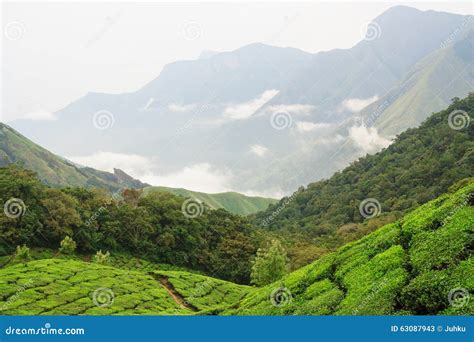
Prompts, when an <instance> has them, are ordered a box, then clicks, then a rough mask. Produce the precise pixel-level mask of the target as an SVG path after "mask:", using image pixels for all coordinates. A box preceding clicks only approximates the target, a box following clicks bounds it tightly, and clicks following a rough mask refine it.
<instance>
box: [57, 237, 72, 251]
mask: <svg viewBox="0 0 474 342" xmlns="http://www.w3.org/2000/svg"><path fill="white" fill-rule="evenodd" d="M60 245H61V247H60V248H59V251H60V252H61V253H64V254H72V253H73V252H74V251H75V250H76V242H75V241H74V240H73V239H72V238H71V237H69V236H66V237H65V238H64V239H63V240H62V241H61V244H60Z"/></svg>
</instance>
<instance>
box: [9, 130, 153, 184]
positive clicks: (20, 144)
mask: <svg viewBox="0 0 474 342" xmlns="http://www.w3.org/2000/svg"><path fill="white" fill-rule="evenodd" d="M12 163H17V164H20V165H22V166H24V167H25V168H27V169H29V170H32V171H35V172H36V173H37V174H38V176H39V178H40V179H41V180H42V181H43V182H45V183H46V184H48V185H51V186H83V187H89V188H91V187H98V188H102V189H107V190H109V191H112V192H115V191H118V190H119V189H122V188H136V189H139V188H143V187H145V186H147V184H143V183H142V182H140V181H139V180H136V179H133V178H132V177H130V176H129V175H127V174H126V173H125V172H123V171H121V170H118V169H116V170H115V172H114V173H113V174H112V173H109V172H104V171H98V170H94V169H92V168H89V167H79V166H78V165H75V164H73V163H71V162H69V161H68V160H66V159H64V158H61V157H59V156H57V155H55V154H53V153H51V152H49V151H48V150H46V149H44V148H42V147H41V146H38V145H36V144H35V143H34V142H32V141H31V140H29V139H27V138H26V137H24V136H23V135H21V134H20V133H18V132H17V131H15V130H14V129H12V128H11V127H9V126H7V125H5V124H3V123H1V122H0V167H2V166H6V165H9V164H12Z"/></svg>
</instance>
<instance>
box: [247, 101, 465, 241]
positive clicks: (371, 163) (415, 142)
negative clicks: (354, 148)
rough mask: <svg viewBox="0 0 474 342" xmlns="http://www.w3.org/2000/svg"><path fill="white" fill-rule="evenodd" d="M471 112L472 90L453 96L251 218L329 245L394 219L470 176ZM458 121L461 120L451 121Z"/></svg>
mask: <svg viewBox="0 0 474 342" xmlns="http://www.w3.org/2000/svg"><path fill="white" fill-rule="evenodd" d="M473 110H474V95H472V94H471V95H470V96H469V97H467V98H465V99H463V100H459V99H455V100H454V102H453V103H452V104H451V105H450V106H449V107H448V108H447V109H446V110H443V111H441V112H439V113H435V114H433V115H432V116H430V117H429V118H428V119H427V120H426V121H425V122H424V123H423V124H422V125H421V126H420V127H419V128H414V129H409V130H407V131H406V132H404V133H402V134H400V135H399V136H398V137H397V138H396V140H395V142H394V143H393V144H391V145H390V146H389V147H388V148H386V149H384V150H383V151H382V152H380V153H377V154H375V155H367V156H366V157H364V158H361V159H359V160H358V161H356V162H354V163H353V164H351V165H350V166H349V167H347V168H346V169H344V170H343V171H341V172H337V173H336V174H334V175H333V176H332V177H331V178H329V179H327V180H323V181H319V182H316V183H311V184H309V185H308V186H307V187H306V188H303V187H301V188H300V189H299V190H298V191H297V192H295V193H294V194H293V195H292V196H290V197H287V198H283V199H281V200H280V202H279V203H277V204H275V205H271V206H270V207H269V208H268V209H267V210H266V211H263V212H260V213H257V214H256V215H255V217H254V222H255V223H256V224H257V225H259V226H264V227H266V228H267V229H270V230H275V231H278V232H282V231H287V232H292V233H294V234H300V235H301V234H303V235H304V236H306V237H308V236H309V237H312V238H314V239H315V240H314V241H315V242H317V243H318V245H319V246H326V247H328V248H334V247H337V246H340V245H341V244H342V243H344V242H347V241H349V240H353V239H355V238H358V237H361V236H362V235H364V234H366V233H367V232H369V231H370V230H373V229H374V228H375V227H376V225H375V226H374V224H373V223H371V221H372V222H377V224H380V223H387V222H391V221H394V220H395V219H397V218H399V217H401V215H402V214H403V213H405V212H407V211H409V210H412V209H414V208H416V207H417V206H419V205H420V204H423V203H426V202H427V201H429V200H432V199H434V198H436V197H437V196H439V195H440V194H442V193H444V192H446V191H447V190H448V189H449V187H450V186H451V185H452V184H454V183H455V182H457V181H458V180H460V179H463V178H466V177H471V176H472V171H473V170H474V127H473V125H472V124H471V125H469V120H470V121H472V120H473ZM455 111H461V112H455ZM451 113H454V114H456V115H451V116H450V114H451ZM463 118H464V121H462V119H463ZM455 119H456V120H461V121H456V122H454V120H455ZM459 124H463V125H464V126H455V125H459ZM455 128H457V129H455ZM368 199H371V201H372V202H373V203H374V205H375V207H373V208H372V209H374V211H373V212H371V213H370V215H369V216H370V218H372V219H371V220H366V218H367V215H365V217H364V216H363V215H361V212H360V208H359V207H360V205H361V203H362V201H364V200H368Z"/></svg>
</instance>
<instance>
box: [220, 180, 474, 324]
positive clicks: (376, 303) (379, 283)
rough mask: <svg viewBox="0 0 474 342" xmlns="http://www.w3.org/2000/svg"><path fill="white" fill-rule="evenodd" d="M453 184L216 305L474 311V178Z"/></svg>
mask: <svg viewBox="0 0 474 342" xmlns="http://www.w3.org/2000/svg"><path fill="white" fill-rule="evenodd" d="M466 183H468V184H467V185H465V184H466ZM463 184H464V185H465V186H464V187H462V185H463ZM459 187H462V188H461V189H459V190H458V191H456V192H454V193H451V194H445V195H442V196H441V197H439V198H437V199H436V200H434V201H431V202H429V203H427V204H425V205H423V206H421V207H419V208H418V209H416V210H415V211H413V212H411V213H409V214H408V215H406V216H405V217H403V218H402V219H401V220H399V221H397V222H395V223H392V224H388V225H385V226H384V227H382V228H380V229H378V230H377V231H375V232H373V233H371V234H370V235H368V236H365V237H364V238H362V239H360V240H358V241H355V242H352V243H349V244H347V245H345V246H343V247H342V248H340V249H339V250H338V251H337V252H335V253H331V254H328V255H326V256H325V257H323V258H321V259H319V260H317V261H316V262H314V263H312V264H310V265H308V266H306V267H304V268H301V269H299V270H297V271H295V272H293V273H291V274H289V275H288V276H286V277H285V278H283V279H281V280H280V281H278V282H276V283H273V284H271V285H268V286H266V287H264V288H261V289H259V290H258V291H256V292H255V293H253V294H251V295H249V296H247V297H246V298H245V299H244V300H242V301H241V302H240V303H239V304H237V305H234V306H233V307H232V308H229V309H226V310H224V311H223V312H221V313H225V314H238V315H331V314H336V315H411V314H414V315H436V314H442V315H472V314H474V301H472V300H471V301H469V293H473V291H474V277H473V274H474V259H473V257H472V255H473V252H474V220H473V218H474V207H473V205H474V182H473V181H472V180H471V181H469V180H465V181H462V182H460V183H459V184H458V185H456V186H455V187H454V188H453V191H454V189H455V188H459ZM272 304H273V305H272Z"/></svg>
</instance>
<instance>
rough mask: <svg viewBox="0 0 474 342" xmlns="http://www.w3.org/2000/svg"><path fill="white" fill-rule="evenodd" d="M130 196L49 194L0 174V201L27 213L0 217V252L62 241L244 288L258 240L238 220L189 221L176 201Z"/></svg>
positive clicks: (16, 171) (28, 178)
mask: <svg viewBox="0 0 474 342" xmlns="http://www.w3.org/2000/svg"><path fill="white" fill-rule="evenodd" d="M135 192H137V191H135V190H127V191H126V192H125V193H124V196H122V198H121V199H119V200H117V199H115V198H111V197H110V196H109V195H108V194H107V193H105V192H103V191H100V190H90V189H84V188H66V189H54V188H50V187H47V186H45V185H44V184H43V183H41V182H40V181H39V180H38V179H37V177H36V175H35V174H34V173H32V172H30V171H27V170H24V169H22V168H20V167H18V166H16V165H9V166H7V167H5V168H0V202H1V203H5V202H6V201H8V200H9V199H10V198H19V199H22V200H23V201H24V202H25V206H26V207H27V210H26V211H25V213H24V215H23V216H21V218H19V219H12V218H9V217H7V216H6V215H0V251H1V250H3V251H4V253H5V254H11V253H13V250H12V249H13V247H12V246H16V245H20V244H24V243H26V242H28V244H30V245H31V246H33V247H46V248H50V249H53V248H56V246H58V245H59V244H60V241H61V240H62V239H63V238H64V236H69V237H71V238H72V239H73V240H74V242H75V243H76V246H77V251H78V252H79V253H83V254H90V253H93V252H95V251H97V250H108V251H111V252H113V253H114V254H115V253H129V254H133V255H134V256H136V257H139V258H142V259H147V260H149V261H151V262H155V263H161V264H171V265H175V266H177V267H184V268H189V269H194V270H197V271H200V272H204V273H206V274H208V275H213V276H216V277H219V278H223V279H228V280H232V281H235V282H238V283H247V284H248V283H249V281H250V269H251V259H252V258H253V256H254V254H255V252H256V249H257V244H258V239H255V238H254V236H253V234H254V233H253V232H254V229H253V228H252V226H251V225H250V224H249V222H248V221H247V220H246V219H245V218H243V217H241V216H237V215H233V214H230V213H228V212H226V211H225V210H222V209H219V210H204V211H203V212H202V213H201V215H199V216H197V217H195V218H189V217H187V216H185V215H184V214H183V211H182V208H181V207H182V204H183V202H184V199H183V198H182V197H178V196H176V195H173V194H170V193H161V192H151V193H149V194H147V195H145V196H141V197H140V196H138V195H136V194H135Z"/></svg>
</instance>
